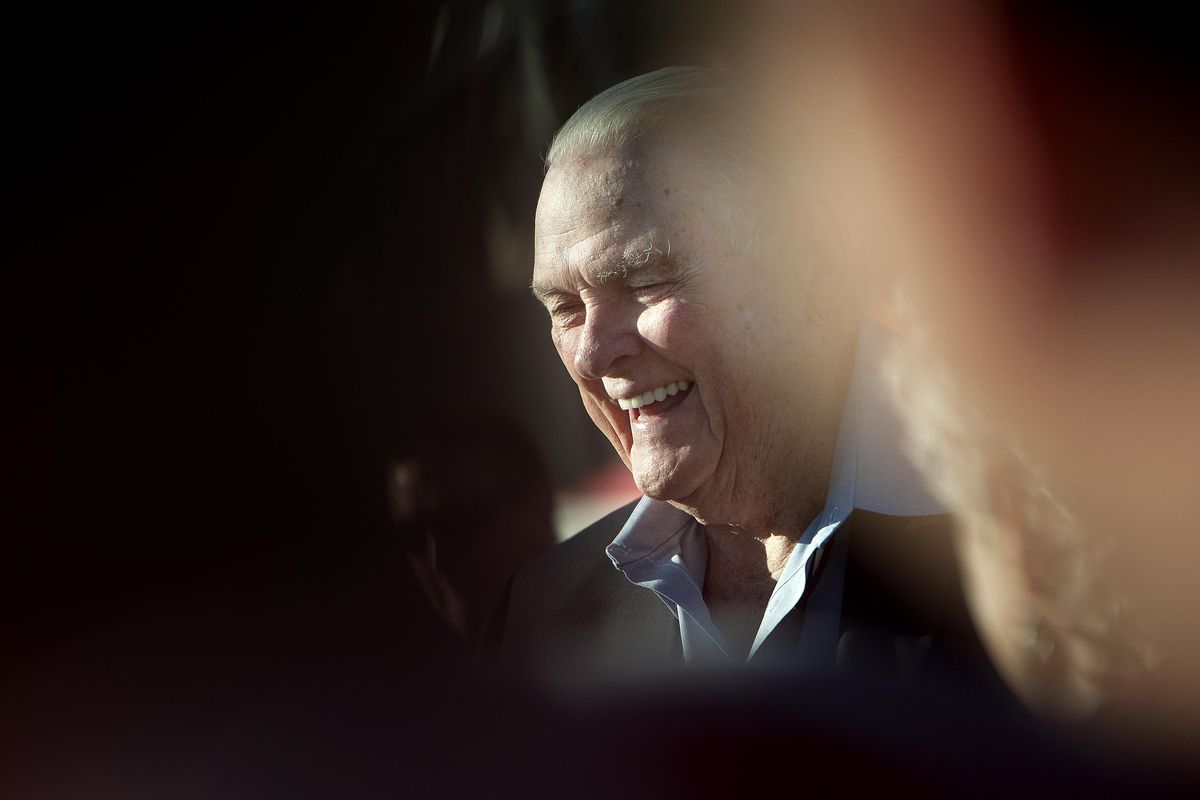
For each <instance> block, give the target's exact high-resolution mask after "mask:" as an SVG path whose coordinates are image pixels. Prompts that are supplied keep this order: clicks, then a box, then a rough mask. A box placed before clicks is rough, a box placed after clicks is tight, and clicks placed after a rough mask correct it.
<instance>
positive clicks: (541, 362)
mask: <svg viewBox="0 0 1200 800" xmlns="http://www.w3.org/2000/svg"><path fill="white" fill-rule="evenodd" d="M716 5H717V4H715V3H707V2H706V3H700V4H697V3H688V2H685V1H684V0H672V2H662V3H641V2H635V1H634V0H619V2H618V1H614V2H606V1H605V0H591V1H590V2H589V0H543V2H516V1H515V0H512V1H509V2H506V1H505V0H493V2H465V1H464V2H444V3H437V2H376V3H364V4H354V5H347V4H335V3H329V4H326V5H325V6H324V7H316V6H313V5H297V4H292V3H275V4H271V3H251V4H247V3H232V2H209V3H193V2H184V3H179V2H175V3H158V4H143V5H130V4H121V5H117V6H99V5H91V6H87V7H81V8H72V7H69V6H65V5H53V6H47V5H42V6H38V7H32V6H31V7H29V8H23V9H19V10H15V11H14V10H9V11H7V12H6V19H5V22H4V27H3V30H4V34H3V39H4V47H3V48H2V49H3V53H4V55H3V59H4V70H3V74H4V79H3V80H4V85H5V91H4V96H3V103H4V119H5V123H6V124H5V129H6V133H7V134H8V136H7V137H6V138H7V139H8V142H7V144H6V145H5V149H6V154H7V158H6V159H5V161H6V170H5V178H4V184H5V189H6V195H7V196H8V200H9V202H8V203H7V204H6V205H7V206H8V208H7V210H6V211H5V225H4V228H5V234H4V252H5V258H4V262H3V263H4V270H3V275H4V278H3V288H2V289H0V303H2V306H0V319H2V323H0V324H3V327H4V361H3V373H2V375H3V378H2V380H0V387H2V389H0V396H3V398H4V402H3V403H2V404H0V407H2V408H3V413H2V419H3V423H2V424H3V429H2V436H0V447H2V448H3V450H4V456H5V457H4V459H3V464H4V466H3V469H4V472H3V475H2V476H0V481H2V483H3V508H2V509H0V513H2V517H0V533H2V535H3V539H2V541H3V543H4V549H3V554H2V555H0V648H2V652H0V686H2V689H0V700H2V701H3V706H2V707H0V726H2V727H0V734H2V735H3V741H2V742H0V747H2V749H3V756H2V757H0V767H2V768H3V770H2V772H0V776H3V780H2V781H0V783H2V784H3V785H9V786H12V787H15V788H13V789H11V790H10V791H9V792H8V794H9V796H14V797H41V796H63V795H66V796H77V794H78V791H80V790H81V787H83V788H86V790H87V792H88V794H89V795H90V796H109V795H112V796H130V795H131V794H136V789H137V788H138V787H140V788H141V789H143V790H145V791H146V793H147V794H148V796H165V795H163V794H162V791H161V790H163V789H164V787H172V789H177V788H178V786H177V783H178V779H179V776H180V775H181V774H186V775H191V776H195V775H206V776H209V777H208V779H209V780H213V779H212V777H211V776H212V775H214V774H217V772H219V771H220V769H222V768H224V767H225V766H226V765H229V764H236V763H237V761H238V758H239V757H242V756H244V755H245V753H247V752H250V751H252V750H253V749H254V748H252V747H250V746H249V745H248V744H247V743H250V742H254V743H257V744H261V742H262V741H266V740H273V739H274V738H276V737H277V736H278V735H279V731H280V730H281V728H285V727H286V728H289V729H290V728H291V727H295V726H299V727H301V728H303V727H304V725H301V724H300V723H299V722H298V720H300V719H304V720H312V719H318V720H321V722H320V723H317V724H311V726H310V730H309V732H308V733H306V734H301V735H300V738H301V740H302V741H307V742H309V743H310V744H311V748H312V750H313V751H317V750H326V749H328V748H330V747H334V748H335V749H336V745H334V744H331V742H330V741H329V739H328V738H327V737H326V736H324V734H327V733H328V728H329V727H338V726H342V727H345V726H346V725H347V724H354V725H359V726H362V725H364V724H366V727H368V728H369V727H370V725H371V724H375V723H378V725H379V726H380V730H382V729H386V728H387V726H388V724H389V722H387V721H391V724H393V725H394V724H395V721H396V720H402V719H405V718H406V712H411V711H412V710H413V708H414V707H419V708H425V706H422V705H421V704H422V703H423V702H424V703H428V697H429V696H430V695H431V694H432V695H434V696H436V694H437V692H436V691H433V692H430V690H429V688H428V687H430V686H433V687H435V688H438V689H444V688H445V687H446V683H447V680H448V679H447V678H446V675H447V674H452V673H446V672H444V671H443V670H444V669H445V668H447V667H448V665H451V666H453V665H457V664H459V663H461V661H462V659H463V656H464V654H463V653H462V649H461V647H460V646H458V645H457V644H456V643H454V642H452V641H450V640H449V639H448V638H447V637H446V636H445V635H444V633H443V631H442V630H441V629H440V627H439V626H438V625H437V624H436V622H435V621H433V620H431V619H429V618H428V614H427V612H425V606H424V601H423V598H421V597H420V596H419V595H418V594H416V592H415V590H414V588H413V587H412V586H411V585H410V584H409V583H408V582H406V575H407V573H406V570H405V565H404V564H403V563H402V561H401V560H400V559H399V556H398V554H397V552H396V549H395V544H394V542H393V537H392V530H391V528H390V523H389V520H388V515H387V507H386V502H385V497H384V467H385V464H386V463H387V460H388V458H389V457H391V456H394V455H395V454H396V453H398V452H401V451H403V450H404V449H405V448H406V447H408V446H409V444H410V443H411V442H412V441H414V440H417V439H424V440H428V439H430V438H433V439H435V440H436V437H437V436H438V435H439V431H443V430H451V429H454V428H455V426H460V425H465V424H468V423H469V422H471V421H473V420H475V419H477V418H479V417H484V416H486V417H499V418H502V419H507V420H509V421H511V422H512V423H513V424H514V425H516V426H517V427H518V428H520V429H521V430H524V431H525V432H526V433H527V434H528V435H529V436H530V437H531V438H532V439H533V440H534V442H535V443H536V444H537V446H538V448H539V450H540V451H541V453H542V455H543V457H544V458H545V459H546V461H547V464H548V467H549V469H550V473H551V475H552V477H553V479H554V481H555V483H556V484H557V485H559V486H565V485H569V484H571V483H573V482H575V481H577V480H579V479H580V478H582V477H583V476H585V475H586V474H588V473H589V471H590V470H592V469H594V468H595V467H597V465H600V464H601V463H603V462H604V460H605V459H607V458H610V457H611V456H610V453H609V446H608V444H607V443H606V442H605V441H604V440H603V439H602V437H600V435H599V434H598V433H597V432H595V430H594V429H593V427H592V425H591V423H590V421H589V420H588V419H587V418H586V415H585V414H584V413H583V411H582V410H581V409H580V407H579V403H578V402H577V400H576V399H575V397H576V394H575V389H574V387H573V386H572V385H571V383H570V381H569V379H568V378H567V377H566V375H565V374H564V373H563V371H562V369H561V365H560V364H559V363H558V361H557V357H556V356H555V354H554V352H553V349H552V348H551V346H550V343H549V338H548V336H547V332H546V323H545V321H544V319H543V314H542V312H541V310H540V309H539V308H538V306H537V304H536V303H535V302H534V301H533V300H532V299H530V298H529V296H528V292H527V289H526V285H527V283H528V280H529V271H530V267H531V235H532V219H533V211H534V208H535V204H536V195H537V190H538V186H539V184H540V179H541V173H542V164H541V155H542V154H543V153H544V152H545V149H546V146H547V145H548V143H549V140H550V137H551V135H552V134H553V132H554V130H555V129H556V128H557V126H558V125H559V124H561V122H562V121H563V120H565V118H566V117H567V116H568V115H569V114H570V113H571V111H573V110H574V108H575V107H577V106H578V105H579V104H580V103H582V102H583V101H585V100H586V99H587V98H588V97H590V96H592V95H593V94H594V93H595V92H597V91H599V90H600V89H602V88H605V87H607V86H609V85H611V84H613V83H615V82H616V81H618V80H621V79H623V78H626V77H630V76H632V75H635V74H638V73H640V72H644V71H646V70H649V69H653V68H656V67H660V66H665V65H668V64H673V63H688V62H691V63H696V62H704V61H706V60H708V59H709V56H710V54H711V53H710V48H709V44H708V43H709V42H710V40H711V38H712V35H713V34H714V33H719V32H722V30H725V32H727V28H726V23H727V21H728V17H726V16H722V15H721V14H719V13H716V12H715V10H714V7H715V6H716ZM1130 19H1131V18H1130V17H1128V16H1125V15H1121V14H1116V15H1113V16H1105V15H1103V14H1099V15H1096V16H1094V17H1093V18H1091V20H1090V21H1091V22H1092V23H1096V24H1098V26H1099V28H1100V30H1101V33H1102V34H1103V35H1104V36H1106V37H1109V36H1111V37H1114V39H1113V40H1114V41H1116V40H1118V39H1120V40H1121V41H1129V42H1131V43H1132V44H1131V46H1132V47H1133V48H1134V49H1135V50H1138V52H1148V51H1151V50H1154V49H1155V48H1156V47H1157V46H1158V44H1159V43H1160V42H1166V43H1168V44H1169V45H1171V47H1169V48H1167V51H1166V52H1167V55H1168V56H1169V57H1172V58H1173V57H1174V56H1173V54H1174V53H1177V52H1182V50H1180V49H1172V48H1180V47H1182V45H1181V44H1180V36H1179V33H1178V30H1181V29H1177V28H1176V27H1175V26H1173V25H1167V24H1165V23H1164V24H1160V23H1155V21H1154V17H1153V15H1145V16H1143V17H1139V18H1138V19H1143V20H1149V21H1150V22H1149V25H1148V28H1136V27H1135V28H1134V29H1133V30H1132V33H1131V32H1130V28H1129V26H1128V24H1127V23H1128V22H1129V21H1130ZM1047 30H1049V31H1050V33H1052V34H1054V35H1057V33H1055V29H1054V28H1053V27H1051V28H1048V29H1047ZM1146 30H1150V31H1151V35H1152V36H1154V37H1157V38H1154V39H1151V40H1147V39H1145V38H1144V37H1143V38H1139V36H1142V35H1143V34H1144V33H1145V31H1146ZM1121 37H1126V38H1124V39H1121ZM1106 41H1107V40H1106ZM1047 49H1050V48H1047ZM1048 71H1052V70H1048ZM431 674H433V675H437V676H438V677H437V678H431V677H430V676H431ZM417 681H421V683H417ZM330 698H336V699H335V700H331V699H330ZM422 698H424V699H422ZM314 707H317V708H318V710H316V711H314ZM285 708H286V709H296V708H300V709H307V712H295V716H294V717H290V718H287V719H288V721H287V722H285V723H280V722H278V719H279V718H280V714H279V711H280V709H285ZM426 710H428V709H426ZM408 716H409V717H411V718H417V719H423V718H424V717H421V715H420V714H416V715H415V717H414V716H413V715H412V714H409V715H408ZM348 720H351V721H353V722H352V723H348V722H347V721H348ZM367 723H369V724H367ZM389 730H391V729H389ZM377 733H378V735H371V736H368V737H367V738H369V739H372V740H377V741H378V742H381V743H388V744H386V745H385V744H380V745H379V746H380V748H382V749H384V750H386V747H388V746H395V747H396V748H397V749H401V750H402V749H403V748H404V746H405V743H406V742H409V741H411V739H412V738H413V731H412V729H403V730H400V731H399V732H398V733H397V732H396V731H395V730H391V733H392V734H393V735H392V736H391V737H389V736H388V735H385V734H384V733H382V732H379V731H377ZM306 737H308V738H306ZM358 741H360V740H358V739H354V738H353V737H351V744H347V745H345V747H346V748H348V749H353V747H354V746H355V744H356V743H357V742H358ZM313 742H319V744H312V743H313ZM305 746H306V745H303V744H302V745H299V746H281V747H280V749H279V750H278V754H279V763H280V764H284V765H290V766H291V767H294V768H299V765H298V763H297V761H298V759H297V756H296V753H297V752H308V751H306V750H305ZM181 765H186V767H185V766H181ZM197 765H199V766H197ZM263 780H264V781H265V782H266V783H269V782H270V781H269V779H268V778H263ZM200 785H208V784H203V781H201V784H200ZM212 785H219V782H218V784H211V785H209V786H210V788H211V786H212ZM0 788H2V786H0ZM226 788H228V787H226ZM212 794H221V792H218V791H214V792H212Z"/></svg>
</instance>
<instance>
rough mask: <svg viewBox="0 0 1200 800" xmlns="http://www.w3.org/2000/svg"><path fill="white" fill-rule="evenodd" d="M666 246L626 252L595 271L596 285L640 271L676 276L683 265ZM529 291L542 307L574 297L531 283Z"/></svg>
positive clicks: (668, 243) (549, 287)
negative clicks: (558, 300) (608, 264)
mask: <svg viewBox="0 0 1200 800" xmlns="http://www.w3.org/2000/svg"><path fill="white" fill-rule="evenodd" d="M666 246H667V249H666V250H660V249H659V248H658V247H656V246H654V245H648V246H647V247H646V248H644V249H642V250H634V251H631V252H628V253H626V254H625V255H624V256H623V257H622V258H621V259H620V260H618V261H616V262H615V263H613V264H612V265H611V266H607V267H601V268H600V269H597V270H595V271H594V272H593V277H594V278H595V280H596V282H597V283H600V284H601V285H603V284H604V283H606V282H607V281H608V280H609V279H611V278H619V279H621V280H625V279H627V278H629V277H630V276H631V275H633V274H634V273H635V272H640V271H642V270H645V271H647V272H651V273H655V274H665V275H675V274H678V273H679V272H681V271H682V268H683V265H682V264H681V263H680V261H679V259H678V257H677V256H675V255H673V254H672V253H671V249H672V248H671V243H670V240H668V241H667V245H666ZM529 291H530V292H531V293H532V294H533V296H534V297H535V298H537V299H538V301H540V302H541V303H542V304H543V305H545V303H546V301H548V300H551V299H553V298H555V297H558V296H562V295H569V296H574V294H575V293H574V292H572V291H571V290H569V289H563V288H560V287H557V286H551V285H547V284H539V283H532V282H531V283H530V284H529Z"/></svg>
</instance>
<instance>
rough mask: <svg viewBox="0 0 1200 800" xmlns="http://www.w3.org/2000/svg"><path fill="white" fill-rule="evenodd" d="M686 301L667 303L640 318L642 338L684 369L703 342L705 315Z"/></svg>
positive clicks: (669, 301) (690, 365)
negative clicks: (691, 355)
mask: <svg viewBox="0 0 1200 800" xmlns="http://www.w3.org/2000/svg"><path fill="white" fill-rule="evenodd" d="M699 312H700V309H698V308H697V307H696V306H695V305H693V304H691V303H688V302H686V301H684V300H666V301H663V302H661V303H657V304H655V305H653V306H650V307H648V308H646V309H645V310H644V311H643V312H642V313H641V315H640V316H639V317H638V325H637V328H638V334H639V335H640V336H641V337H642V339H644V340H645V341H646V342H647V343H648V344H650V345H651V346H652V347H654V348H655V349H656V350H658V351H660V352H661V353H662V354H663V355H665V356H667V357H668V358H670V359H671V360H673V361H679V362H680V364H681V366H686V367H694V366H695V365H694V364H690V363H686V362H687V361H688V360H689V359H688V354H689V353H692V352H695V350H696V345H697V344H698V343H701V342H702V328H703V326H702V324H701V323H702V315H701V314H700V313H699Z"/></svg>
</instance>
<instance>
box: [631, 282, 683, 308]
mask: <svg viewBox="0 0 1200 800" xmlns="http://www.w3.org/2000/svg"><path fill="white" fill-rule="evenodd" d="M673 286H674V284H673V283H670V282H667V281H663V282H661V283H648V284H646V285H645V286H638V287H637V288H635V289H634V290H633V292H634V296H635V297H636V298H637V301H638V302H639V303H655V302H658V301H659V300H662V299H663V298H664V297H665V296H666V295H667V294H668V293H669V292H670V291H671V289H672V288H673Z"/></svg>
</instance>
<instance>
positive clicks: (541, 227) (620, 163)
mask: <svg viewBox="0 0 1200 800" xmlns="http://www.w3.org/2000/svg"><path fill="white" fill-rule="evenodd" d="M691 172H692V171H691V170H689V169H686V168H685V167H683V166H681V165H680V163H679V160H678V159H672V158H668V157H662V156H658V157H654V158H647V157H644V156H643V157H635V156H632V155H630V156H609V157H603V158H593V159H576V160H572V161H569V162H567V163H565V164H561V165H559V164H556V165H555V166H554V167H553V168H551V170H550V171H549V172H548V173H547V175H546V180H545V182H544V183H543V185H542V193H541V197H540V198H539V201H538V210H537V218H536V221H535V226H534V237H535V241H534V278H535V281H541V282H545V281H551V280H555V279H556V278H557V279H559V280H558V281H556V282H561V281H562V280H570V279H574V280H582V281H585V282H587V283H594V282H596V278H597V276H601V275H604V274H605V273H607V272H610V271H611V270H612V269H613V267H614V266H615V265H618V264H620V263H622V262H627V261H629V260H631V259H636V258H637V257H638V254H639V253H643V252H652V251H653V250H655V249H658V250H665V249H667V246H668V242H669V241H670V240H672V239H674V240H676V241H677V242H678V241H682V240H683V239H685V238H689V237H690V236H694V235H695V231H693V230H690V229H692V228H695V227H698V226H696V225H695V218H696V216H697V211H698V210H699V204H698V203H697V198H698V196H699V195H698V192H697V191H696V189H697V186H696V176H694V175H692V174H690V173H691Z"/></svg>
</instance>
